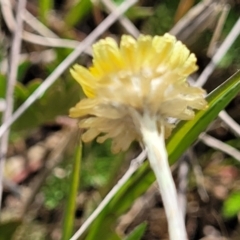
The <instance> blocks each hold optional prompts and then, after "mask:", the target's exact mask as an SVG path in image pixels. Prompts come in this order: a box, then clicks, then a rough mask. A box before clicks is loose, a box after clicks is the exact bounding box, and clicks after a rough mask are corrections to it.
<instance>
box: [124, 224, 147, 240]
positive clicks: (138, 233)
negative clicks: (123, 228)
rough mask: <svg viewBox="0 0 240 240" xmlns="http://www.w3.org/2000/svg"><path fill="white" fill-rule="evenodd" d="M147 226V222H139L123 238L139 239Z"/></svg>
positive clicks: (129, 239)
mask: <svg viewBox="0 0 240 240" xmlns="http://www.w3.org/2000/svg"><path fill="white" fill-rule="evenodd" d="M146 228H147V223H146V222H143V223H141V224H139V225H138V226H137V227H136V228H134V229H133V231H132V232H131V233H130V234H129V235H128V236H127V237H126V238H125V239H124V240H141V239H142V237H143V235H144V233H145V231H146Z"/></svg>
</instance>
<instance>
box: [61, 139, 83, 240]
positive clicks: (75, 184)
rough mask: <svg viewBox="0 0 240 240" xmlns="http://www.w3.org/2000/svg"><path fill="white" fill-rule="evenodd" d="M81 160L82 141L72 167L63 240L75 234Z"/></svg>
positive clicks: (77, 148) (67, 239)
mask: <svg viewBox="0 0 240 240" xmlns="http://www.w3.org/2000/svg"><path fill="white" fill-rule="evenodd" d="M81 160H82V143H81V141H79V144H78V146H77V147H76V152H75V155H74V160H73V166H72V173H71V177H70V186H69V194H68V200H67V204H66V210H65V216H64V221H63V234H62V240H69V239H70V237H71V236H72V233H73V226H74V219H75V209H76V197H77V193H78V188H79V182H80V169H81Z"/></svg>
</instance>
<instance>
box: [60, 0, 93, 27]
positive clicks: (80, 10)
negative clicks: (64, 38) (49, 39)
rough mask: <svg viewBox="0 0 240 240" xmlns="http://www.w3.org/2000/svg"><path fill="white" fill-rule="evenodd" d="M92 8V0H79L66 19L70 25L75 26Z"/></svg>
mask: <svg viewBox="0 0 240 240" xmlns="http://www.w3.org/2000/svg"><path fill="white" fill-rule="evenodd" d="M91 9H92V1H91V0H78V1H77V2H76V4H75V6H73V7H72V8H71V9H70V10H69V12H68V13H67V15H66V17H65V19H64V21H65V23H66V24H67V25H68V26H74V25H76V24H77V23H79V22H80V21H81V20H82V19H83V18H84V17H85V16H87V15H88V13H89V12H90V11H91Z"/></svg>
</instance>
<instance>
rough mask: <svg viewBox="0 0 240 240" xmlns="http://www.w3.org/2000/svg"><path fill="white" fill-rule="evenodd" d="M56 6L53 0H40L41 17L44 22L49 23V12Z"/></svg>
mask: <svg viewBox="0 0 240 240" xmlns="http://www.w3.org/2000/svg"><path fill="white" fill-rule="evenodd" d="M53 6H54V2H53V0H40V1H39V17H40V20H41V22H42V23H44V24H45V25H47V17H48V14H49V12H50V11H51V10H52V8H53Z"/></svg>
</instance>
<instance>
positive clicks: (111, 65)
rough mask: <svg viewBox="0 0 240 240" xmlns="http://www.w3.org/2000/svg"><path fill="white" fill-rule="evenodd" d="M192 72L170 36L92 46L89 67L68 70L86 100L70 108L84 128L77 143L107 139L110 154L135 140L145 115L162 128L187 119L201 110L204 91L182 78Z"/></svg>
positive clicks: (191, 58) (192, 63) (191, 60)
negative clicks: (173, 120)
mask: <svg viewBox="0 0 240 240" xmlns="http://www.w3.org/2000/svg"><path fill="white" fill-rule="evenodd" d="M196 70H197V65H196V57H195V55H194V54H192V53H190V51H189V50H188V49H187V47H186V46H185V45H183V44H182V43H181V42H180V41H177V40H176V38H175V37H174V36H171V35H170V34H165V35H164V36H155V37H151V36H144V35H141V36H140V37H139V38H138V39H137V40H135V39H134V38H133V37H131V36H128V35H124V36H122V38H121V42H120V47H118V45H117V43H116V42H115V41H114V40H113V39H112V38H106V39H104V40H100V41H99V42H97V43H96V44H94V45H93V65H92V67H90V68H89V69H87V68H85V67H82V66H79V65H75V66H73V68H72V69H71V70H70V71H71V74H72V76H73V77H74V78H75V79H76V80H77V81H78V82H79V84H80V85H81V86H82V89H83V91H84V93H85V94H86V96H87V97H88V98H87V99H83V100H81V101H80V102H79V103H78V104H77V105H76V106H75V107H73V108H71V109H70V116H71V117H73V118H80V122H79V126H80V127H81V128H84V129H86V132H85V133H84V134H83V135H82V139H83V141H86V142H87V141H91V140H93V139H94V138H96V137H97V141H98V142H100V143H101V142H103V141H105V140H106V139H108V138H112V139H113V142H112V150H113V152H118V151H120V150H126V149H127V148H128V147H129V145H130V144H131V142H132V141H134V140H137V141H141V140H142V137H141V131H140V122H141V118H142V117H144V116H146V115H147V116H148V117H150V118H152V119H155V121H156V124H157V125H158V126H159V131H160V126H164V127H165V137H168V136H169V134H170V133H171V130H172V128H173V127H174V125H173V124H170V123H169V118H175V119H179V120H190V119H192V118H193V117H194V111H193V109H204V108H205V107H206V106H207V102H206V101H205V99H204V95H205V91H204V90H203V89H201V88H198V87H192V86H190V85H189V84H188V83H187V82H186V78H187V77H188V76H189V75H190V74H191V73H193V72H194V71H196Z"/></svg>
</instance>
